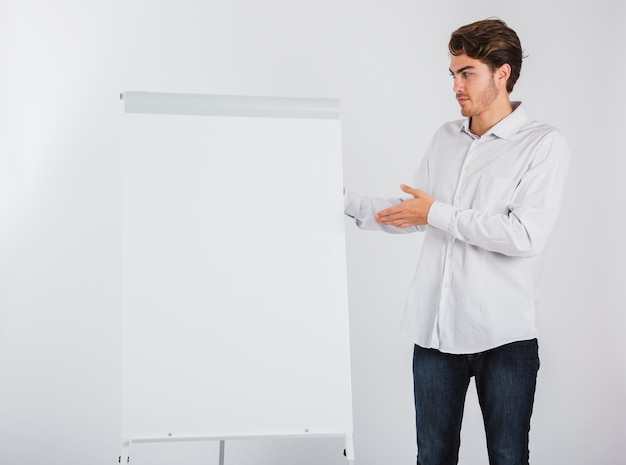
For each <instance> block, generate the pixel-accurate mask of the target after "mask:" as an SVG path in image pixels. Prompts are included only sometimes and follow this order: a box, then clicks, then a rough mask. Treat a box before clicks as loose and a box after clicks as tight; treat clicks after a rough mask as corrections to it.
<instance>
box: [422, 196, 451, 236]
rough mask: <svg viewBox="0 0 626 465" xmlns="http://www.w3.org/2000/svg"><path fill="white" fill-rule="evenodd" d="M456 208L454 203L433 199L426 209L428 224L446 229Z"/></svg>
mask: <svg viewBox="0 0 626 465" xmlns="http://www.w3.org/2000/svg"><path fill="white" fill-rule="evenodd" d="M457 210H458V208H457V207H455V206H454V205H450V204H447V203H442V202H437V201H435V202H434V203H433V204H432V205H431V206H430V210H428V218H426V221H428V224H429V225H431V226H433V227H435V228H437V229H441V230H443V231H448V228H449V226H450V223H451V222H452V217H453V216H454V214H455V213H456V211H457Z"/></svg>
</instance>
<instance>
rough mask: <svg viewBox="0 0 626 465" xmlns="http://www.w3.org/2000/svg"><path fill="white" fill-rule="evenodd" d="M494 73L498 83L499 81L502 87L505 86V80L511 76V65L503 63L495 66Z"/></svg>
mask: <svg viewBox="0 0 626 465" xmlns="http://www.w3.org/2000/svg"><path fill="white" fill-rule="evenodd" d="M495 75H496V79H497V80H498V83H501V84H502V86H503V87H506V82H507V81H508V80H509V77H511V65H509V64H508V63H505V64H503V65H502V66H500V67H499V68H496V72H495Z"/></svg>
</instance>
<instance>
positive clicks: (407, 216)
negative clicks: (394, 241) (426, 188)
mask: <svg viewBox="0 0 626 465" xmlns="http://www.w3.org/2000/svg"><path fill="white" fill-rule="evenodd" d="M400 188H401V189H402V190H403V191H404V192H406V193H407V194H410V195H412V196H413V198H412V199H408V200H405V201H404V202H402V203H399V204H398V205H394V206H393V207H389V208H386V209H385V210H381V211H379V212H378V213H377V214H376V218H375V219H376V222H377V223H380V224H383V225H385V226H395V227H397V228H408V227H411V226H421V225H425V224H427V223H428V221H427V219H428V211H429V210H430V206H431V205H432V204H433V202H434V201H435V199H434V198H433V197H431V196H430V195H428V194H427V193H425V192H423V191H421V190H419V189H414V188H412V187H409V186H406V185H404V184H401V185H400Z"/></svg>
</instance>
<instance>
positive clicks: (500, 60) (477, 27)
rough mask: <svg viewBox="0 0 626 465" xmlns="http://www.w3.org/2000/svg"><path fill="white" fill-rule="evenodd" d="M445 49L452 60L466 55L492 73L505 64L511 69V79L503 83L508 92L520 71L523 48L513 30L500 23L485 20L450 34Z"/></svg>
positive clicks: (510, 90)
mask: <svg viewBox="0 0 626 465" xmlns="http://www.w3.org/2000/svg"><path fill="white" fill-rule="evenodd" d="M448 49H449V50H450V53H451V54H452V55H454V56H458V55H461V54H465V55H467V56H468V57H470V58H474V59H477V60H480V61H482V62H483V63H485V64H486V65H488V66H489V67H490V68H491V69H492V70H495V69H496V68H499V67H500V66H502V65H503V64H505V63H508V64H509V66H511V75H510V76H509V80H508V81H507V83H506V90H507V92H509V93H511V92H512V91H513V86H515V83H516V82H517V79H518V78H519V75H520V72H521V71H522V59H523V58H524V55H523V52H522V44H521V43H520V40H519V37H518V36H517V34H516V33H515V31H514V30H513V29H511V28H510V27H508V26H507V25H506V23H505V22H504V21H502V20H500V19H484V20H482V21H477V22H475V23H472V24H468V25H466V26H462V27H460V28H458V29H457V30H456V31H454V32H453V33H452V36H451V37H450V42H449V43H448Z"/></svg>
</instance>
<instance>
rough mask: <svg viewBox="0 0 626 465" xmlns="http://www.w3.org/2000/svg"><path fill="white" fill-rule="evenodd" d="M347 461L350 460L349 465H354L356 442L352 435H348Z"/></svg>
mask: <svg viewBox="0 0 626 465" xmlns="http://www.w3.org/2000/svg"><path fill="white" fill-rule="evenodd" d="M346 459H348V465H353V464H354V440H353V438H352V434H346Z"/></svg>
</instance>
